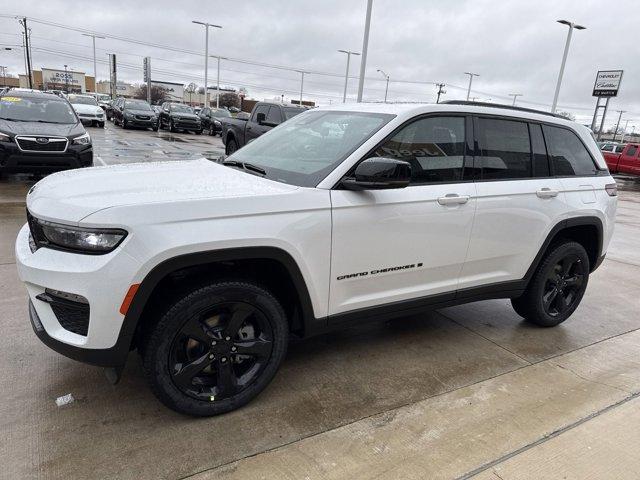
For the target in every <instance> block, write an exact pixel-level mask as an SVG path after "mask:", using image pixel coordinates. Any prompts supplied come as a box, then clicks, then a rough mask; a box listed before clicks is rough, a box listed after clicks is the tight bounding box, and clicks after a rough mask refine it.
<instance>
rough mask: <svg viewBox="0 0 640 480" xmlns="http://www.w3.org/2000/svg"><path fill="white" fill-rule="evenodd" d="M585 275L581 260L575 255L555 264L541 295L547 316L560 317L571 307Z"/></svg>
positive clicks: (570, 255)
mask: <svg viewBox="0 0 640 480" xmlns="http://www.w3.org/2000/svg"><path fill="white" fill-rule="evenodd" d="M587 274H588V272H585V271H584V265H583V264H582V260H580V258H579V257H578V256H577V255H575V254H569V255H567V256H566V257H564V258H562V259H561V260H560V261H559V262H558V263H556V265H555V266H554V267H553V268H552V269H551V270H550V271H549V274H548V275H547V281H546V284H545V288H544V293H543V294H542V303H543V306H544V309H545V311H546V312H547V314H548V315H550V316H552V317H555V316H558V315H562V314H563V313H564V312H566V311H567V310H569V309H570V308H571V307H572V306H573V303H574V302H575V301H576V299H577V298H578V294H579V292H580V290H581V289H582V284H583V283H584V277H585V275H587Z"/></svg>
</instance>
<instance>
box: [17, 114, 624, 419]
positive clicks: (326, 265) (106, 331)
mask: <svg viewBox="0 0 640 480" xmlns="http://www.w3.org/2000/svg"><path fill="white" fill-rule="evenodd" d="M27 208H28V220H29V223H28V225H25V226H24V227H23V228H22V230H21V231H20V233H19V235H18V238H17V243H16V257H17V264H18V271H19V274H20V277H21V279H22V280H23V281H24V283H25V284H26V287H27V290H28V292H29V298H30V301H29V312H30V316H31V322H32V324H33V327H34V330H35V333H36V334H37V335H38V337H39V338H40V339H41V340H42V341H43V342H44V343H45V344H47V345H48V346H49V347H51V348H53V349H54V350H56V351H58V352H60V353H62V354H63V355H67V356H68V357H71V358H73V359H76V360H81V361H85V362H87V363H91V364H94V365H100V366H105V367H109V370H108V371H109V372H110V376H111V378H112V380H114V381H115V380H117V379H118V378H119V375H120V372H121V370H122V367H123V365H124V363H125V360H126V358H127V355H128V353H129V351H130V350H131V349H134V348H136V349H137V350H138V351H139V352H140V354H141V355H142V358H143V364H144V369H145V371H146V375H147V376H148V379H149V383H150V385H151V388H152V389H153V391H154V392H155V394H156V395H157V396H158V398H159V399H160V400H161V401H162V402H163V403H164V404H166V405H167V406H169V407H170V408H173V409H175V410H177V411H180V412H185V413H188V414H193V415H214V414H218V413H222V412H227V411H229V410H233V409H235V408H237V407H239V406H241V405H243V404H245V403H247V402H248V401H249V400H251V399H252V398H253V397H255V396H256V395H257V394H258V393H259V392H260V391H261V390H262V389H264V388H265V387H266V385H267V384H268V383H269V381H270V380H271V379H272V377H273V376H274V374H275V373H276V370H277V369H278V367H279V365H280V363H281V362H282V360H283V358H284V356H285V352H286V350H287V342H288V339H289V336H290V335H296V336H310V335H314V334H318V333H321V332H326V331H327V330H329V329H332V328H337V327H343V326H346V325H349V324H352V323H353V322H358V321H363V320H366V321H369V320H380V319H386V318H390V317H396V316H403V315H407V314H410V313H415V312H418V311H422V310H424V309H430V308H431V309H432V308H438V307H442V306H447V305H453V304H461V303H466V302H473V301H477V300H482V299H488V298H511V299H512V303H513V306H514V308H515V310H516V312H517V313H518V314H520V315H521V316H523V317H524V318H526V319H527V320H529V321H530V322H533V323H535V324H537V325H541V326H553V325H557V324H559V323H560V322H562V321H564V320H565V319H566V318H567V317H569V316H570V315H571V314H572V313H573V311H574V310H575V309H576V307H577V306H578V304H579V303H580V300H581V299H582V296H583V294H584V292H585V289H586V287H587V280H588V277H589V274H590V272H592V271H593V270H594V269H596V268H597V267H598V265H599V264H600V263H601V261H602V259H603V258H604V255H605V252H606V251H607V246H608V244H609V240H610V238H611V235H612V232H613V225H614V215H615V210H616V185H615V182H614V180H613V179H612V178H611V176H610V175H609V172H608V171H607V167H606V164H605V162H604V160H603V158H602V155H601V154H600V151H599V150H598V147H597V145H596V143H595V141H594V140H593V138H592V136H591V135H590V132H589V131H588V130H587V129H586V128H584V127H582V126H580V125H577V124H575V123H572V122H569V121H566V120H563V119H561V118H558V117H556V116H554V115H550V114H545V113H543V112H535V111H528V110H524V109H514V108H506V107H501V108H498V107H496V106H477V105H472V104H466V103H465V102H457V103H449V104H438V105H421V106H416V105H409V106H407V105H363V104H357V105H352V106H339V107H335V108H320V109H315V110H310V111H307V112H305V113H302V114H300V115H299V116H296V117H294V118H293V119H291V120H289V121H287V122H286V123H284V124H282V125H281V126H279V127H277V128H275V129H273V130H272V131H271V132H269V133H268V134H265V135H264V136H262V137H260V138H258V139H256V140H255V141H253V142H252V143H250V144H248V145H247V146H245V147H243V148H242V149H240V150H238V151H237V152H235V153H234V154H233V155H232V156H231V157H228V158H226V159H224V160H223V161H221V162H220V163H215V162H211V161H208V160H204V159H203V160H195V161H189V162H180V163H179V162H167V163H156V164H130V165H119V166H112V167H97V168H90V169H83V170H76V171H67V172H61V173H57V174H54V175H51V176H49V177H47V178H45V179H44V180H41V181H40V182H38V183H37V184H36V186H35V187H33V189H32V190H31V191H30V192H29V195H28V197H27Z"/></svg>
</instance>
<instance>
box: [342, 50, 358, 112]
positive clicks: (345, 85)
mask: <svg viewBox="0 0 640 480" xmlns="http://www.w3.org/2000/svg"><path fill="white" fill-rule="evenodd" d="M338 51H339V52H341V53H346V54H347V72H346V73H345V74H344V93H343V94H342V103H346V102H347V86H348V85H349V62H350V61H351V55H360V54H359V53H357V52H352V51H351V50H338Z"/></svg>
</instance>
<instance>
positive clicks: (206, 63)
mask: <svg viewBox="0 0 640 480" xmlns="http://www.w3.org/2000/svg"><path fill="white" fill-rule="evenodd" d="M191 23H197V24H198V25H204V30H205V34H204V106H205V107H207V106H209V105H208V104H209V102H208V100H209V90H208V89H207V82H208V80H209V78H208V73H209V27H214V28H222V27H221V26H220V25H214V24H213V23H207V22H200V21H198V20H192V21H191Z"/></svg>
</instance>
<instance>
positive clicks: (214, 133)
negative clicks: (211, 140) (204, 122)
mask: <svg viewBox="0 0 640 480" xmlns="http://www.w3.org/2000/svg"><path fill="white" fill-rule="evenodd" d="M215 135H216V129H215V128H214V126H213V125H211V126H209V136H210V137H214V136H215Z"/></svg>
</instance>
